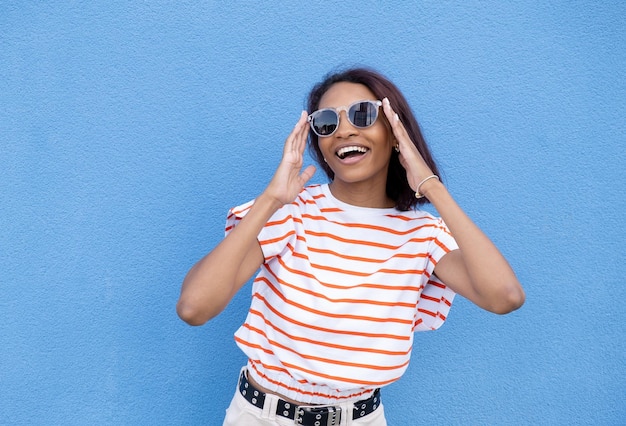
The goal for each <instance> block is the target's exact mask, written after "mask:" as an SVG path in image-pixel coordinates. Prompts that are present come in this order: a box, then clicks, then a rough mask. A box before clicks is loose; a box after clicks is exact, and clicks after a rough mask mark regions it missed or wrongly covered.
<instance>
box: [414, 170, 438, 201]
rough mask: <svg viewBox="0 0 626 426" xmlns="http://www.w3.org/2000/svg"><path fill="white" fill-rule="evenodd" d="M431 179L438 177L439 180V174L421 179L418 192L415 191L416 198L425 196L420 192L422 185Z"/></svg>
mask: <svg viewBox="0 0 626 426" xmlns="http://www.w3.org/2000/svg"><path fill="white" fill-rule="evenodd" d="M429 179H437V180H439V176H437V175H430V176H428V177H427V178H425V179H424V180H423V181H421V182H420V183H419V185H417V192H415V198H424V194H420V188H421V187H422V185H423V184H424V182H426V181H427V180H429Z"/></svg>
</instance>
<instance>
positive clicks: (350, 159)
mask: <svg viewBox="0 0 626 426" xmlns="http://www.w3.org/2000/svg"><path fill="white" fill-rule="evenodd" d="M349 146H357V147H359V148H365V149H366V152H364V153H363V154H361V155H354V156H349V157H346V158H343V159H341V158H339V156H338V155H337V153H338V152H339V150H341V149H342V148H345V147H349ZM370 152H371V149H370V148H369V147H367V146H365V145H363V144H360V143H344V144H341V145H338V146H337V147H335V150H334V153H335V154H334V155H335V159H336V160H337V161H339V162H340V163H341V164H345V165H352V164H356V163H358V162H359V161H361V160H363V159H364V158H365V157H366V156H367V155H368V154H369V153H370Z"/></svg>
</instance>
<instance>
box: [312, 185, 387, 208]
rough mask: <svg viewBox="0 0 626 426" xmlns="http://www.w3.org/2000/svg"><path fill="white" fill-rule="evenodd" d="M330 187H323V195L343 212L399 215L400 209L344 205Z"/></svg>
mask: <svg viewBox="0 0 626 426" xmlns="http://www.w3.org/2000/svg"><path fill="white" fill-rule="evenodd" d="M328 185H329V184H327V183H325V184H323V185H322V193H323V194H324V196H325V197H326V198H327V199H328V200H329V201H330V202H331V203H332V204H334V205H335V206H337V207H339V208H341V209H342V210H345V211H351V212H355V213H366V214H397V213H398V209H396V208H395V207H383V208H377V207H361V206H354V205H352V204H348V203H344V202H343V201H341V200H338V199H337V198H335V196H334V195H333V193H332V192H331V190H330V187H329V186H328Z"/></svg>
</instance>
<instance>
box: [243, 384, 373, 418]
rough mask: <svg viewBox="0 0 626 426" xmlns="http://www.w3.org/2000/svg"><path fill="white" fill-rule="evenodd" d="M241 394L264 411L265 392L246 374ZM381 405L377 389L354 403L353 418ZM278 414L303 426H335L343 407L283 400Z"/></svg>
mask: <svg viewBox="0 0 626 426" xmlns="http://www.w3.org/2000/svg"><path fill="white" fill-rule="evenodd" d="M239 392H241V394H242V395H243V397H244V398H246V400H247V401H248V402H249V403H250V404H252V405H254V406H255V407H258V408H261V409H263V404H264V403H265V392H263V391H262V390H260V389H258V388H256V387H255V386H254V385H253V384H252V383H250V382H249V381H248V376H247V375H246V373H245V372H242V373H241V377H239ZM379 405H380V389H376V390H375V391H374V394H373V395H372V396H370V397H369V398H367V399H363V400H361V401H357V402H355V403H354V408H353V409H352V418H353V419H355V420H356V419H359V418H361V417H364V416H367V415H368V414H370V413H372V412H374V410H376V408H378V406H379ZM276 414H277V415H279V416H282V417H287V418H288V419H292V420H293V421H294V424H297V425H302V426H320V425H321V426H334V425H338V424H339V422H340V420H341V407H339V406H332V405H312V406H304V405H295V404H292V403H290V402H287V401H284V400H282V399H279V400H278V405H277V406H276Z"/></svg>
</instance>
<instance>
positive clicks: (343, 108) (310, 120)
mask: <svg viewBox="0 0 626 426" xmlns="http://www.w3.org/2000/svg"><path fill="white" fill-rule="evenodd" d="M364 102H365V103H370V104H372V105H374V106H375V107H376V109H375V111H376V117H375V118H374V120H372V122H371V123H370V124H368V125H367V126H358V125H356V124H354V123H353V122H352V120H351V119H350V114H348V111H350V108H352V107H353V106H355V105H357V104H362V103H364ZM382 104H383V102H382V101H379V100H376V101H372V100H370V99H363V100H360V101H356V102H352V103H351V104H350V105H348V106H340V107H337V108H322V109H318V110H317V111H314V112H312V113H311V114H309V116H308V118H307V122H308V123H309V126H310V127H311V130H312V131H313V133H315V134H316V135H317V136H319V137H320V138H327V137H329V136H332V135H333V134H334V133H335V132H336V131H337V129H338V128H339V123H340V122H341V114H340V113H341V111H345V113H346V118H347V119H348V122H349V123H350V124H351V125H353V126H354V127H356V128H358V129H367V128H368V127H370V126H373V125H374V123H376V120H378V110H379V109H380V107H381V106H382ZM323 111H332V112H334V113H335V114H337V127H335V130H333V131H332V132H330V133H329V134H327V135H320V134H319V133H318V132H317V131H316V130H315V128H314V127H313V119H314V118H315V117H314V116H315V115H318V114H319V113H320V112H323Z"/></svg>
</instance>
